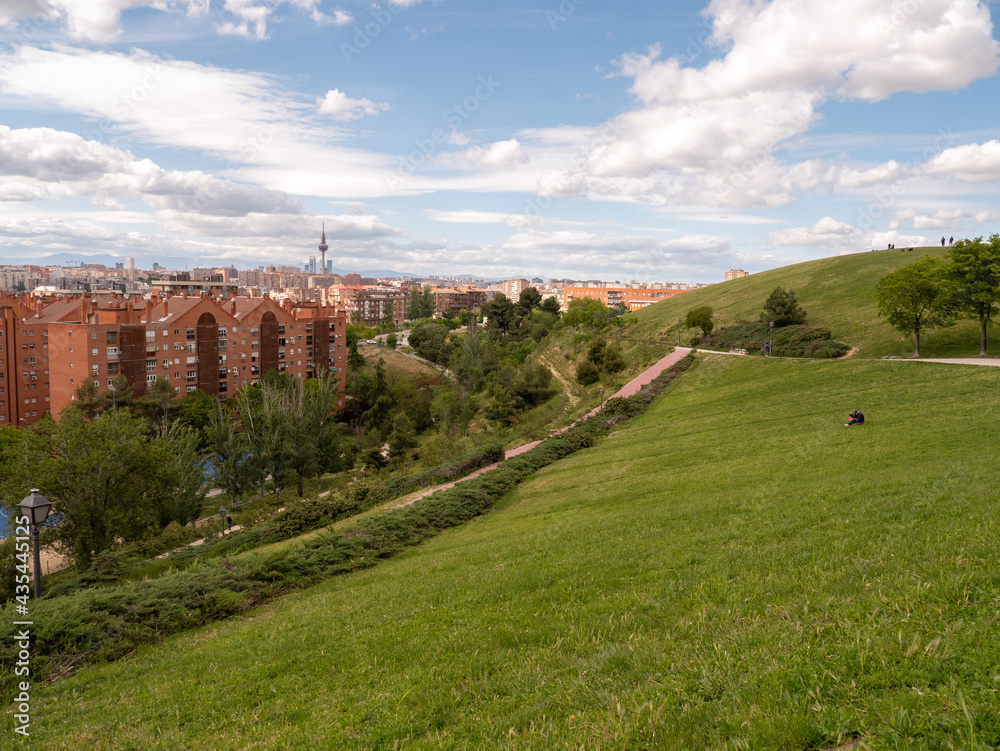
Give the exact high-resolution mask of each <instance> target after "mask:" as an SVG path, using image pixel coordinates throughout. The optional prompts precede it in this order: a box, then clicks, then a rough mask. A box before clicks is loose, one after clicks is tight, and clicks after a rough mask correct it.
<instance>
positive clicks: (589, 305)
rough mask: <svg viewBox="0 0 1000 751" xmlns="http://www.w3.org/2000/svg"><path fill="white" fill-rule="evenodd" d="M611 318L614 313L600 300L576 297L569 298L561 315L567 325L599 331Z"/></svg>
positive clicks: (605, 326)
mask: <svg viewBox="0 0 1000 751" xmlns="http://www.w3.org/2000/svg"><path fill="white" fill-rule="evenodd" d="M612 318H614V313H612V312H611V311H610V310H608V308H607V306H606V305H605V304H604V303H602V302H601V301H600V300H592V299H590V298H589V297H578V298H576V299H575V300H570V302H569V305H568V306H567V307H566V313H565V314H564V315H563V323H565V324H566V325H567V326H586V327H587V328H591V329H595V330H598V331H599V330H601V329H604V328H607V325H608V323H609V322H610V321H611V319H612Z"/></svg>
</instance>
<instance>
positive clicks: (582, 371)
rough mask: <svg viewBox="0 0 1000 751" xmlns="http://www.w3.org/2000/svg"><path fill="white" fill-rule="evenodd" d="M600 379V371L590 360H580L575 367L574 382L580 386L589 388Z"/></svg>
mask: <svg viewBox="0 0 1000 751" xmlns="http://www.w3.org/2000/svg"><path fill="white" fill-rule="evenodd" d="M600 378H601V371H599V370H598V369H597V366H596V365H594V363H592V362H591V361H590V360H581V361H580V362H579V363H578V364H577V366H576V380H577V381H579V382H580V385H581V386H589V385H591V384H592V383H597V382H598V381H599V380H600Z"/></svg>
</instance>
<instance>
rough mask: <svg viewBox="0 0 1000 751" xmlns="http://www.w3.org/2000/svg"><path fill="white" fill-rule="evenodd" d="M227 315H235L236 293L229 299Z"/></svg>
mask: <svg viewBox="0 0 1000 751" xmlns="http://www.w3.org/2000/svg"><path fill="white" fill-rule="evenodd" d="M229 315H231V316H233V317H235V316H236V295H233V299H232V300H230V301H229Z"/></svg>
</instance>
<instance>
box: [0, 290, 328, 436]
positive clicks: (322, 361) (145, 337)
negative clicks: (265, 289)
mask: <svg viewBox="0 0 1000 751" xmlns="http://www.w3.org/2000/svg"><path fill="white" fill-rule="evenodd" d="M346 323H347V320H346V316H345V314H344V311H342V310H337V309H335V308H333V307H329V306H326V305H320V304H318V303H299V304H293V303H290V302H287V301H286V302H285V303H284V304H279V303H277V302H275V301H274V300H272V299H271V298H269V297H231V298H229V299H222V298H214V297H210V296H208V295H187V294H180V295H173V296H160V297H158V298H154V299H153V300H149V301H139V304H135V303H134V302H133V301H132V300H129V299H122V298H116V297H102V299H101V300H100V301H98V299H97V298H96V297H92V296H91V295H84V296H80V297H73V298H59V299H44V298H31V297H29V296H27V295H21V296H12V295H3V294H0V425H22V426H23V425H30V424H32V423H34V422H37V421H38V420H39V419H41V417H42V416H43V415H44V414H46V413H49V412H51V413H52V414H58V413H59V412H60V411H61V410H62V409H63V408H64V407H65V406H66V405H67V404H69V402H70V401H72V398H73V392H74V391H75V390H76V388H77V387H78V386H79V385H80V383H81V382H82V381H83V380H84V379H90V380H92V381H93V382H94V384H95V385H96V386H97V388H98V391H101V392H103V391H106V390H107V389H108V387H109V386H110V385H111V382H112V381H113V380H114V379H115V377H116V376H118V375H119V374H121V375H124V376H125V377H126V378H128V380H129V383H130V384H131V385H132V388H133V389H134V390H135V393H136V395H143V394H145V393H146V389H147V388H148V385H149V384H151V383H152V382H153V381H155V380H156V378H157V377H158V376H159V377H163V378H166V379H167V380H168V381H170V383H171V384H173V386H174V389H175V391H177V392H178V393H180V394H184V393H187V392H189V391H194V390H196V389H201V390H202V391H204V392H205V393H206V394H210V395H212V396H217V397H219V398H221V399H224V398H226V397H227V396H228V395H229V394H232V393H233V392H235V391H236V390H237V389H238V388H239V387H240V386H242V385H244V384H247V383H257V382H258V380H259V379H260V377H261V376H262V375H263V374H264V373H266V372H267V371H269V370H275V371H278V372H279V373H290V374H292V375H294V376H296V377H298V378H312V377H314V376H315V375H316V374H317V373H319V372H321V371H323V370H324V369H325V370H327V371H328V372H329V373H330V374H331V375H333V376H334V377H335V378H336V379H337V381H338V382H339V385H340V391H341V393H342V394H343V391H344V382H345V373H344V367H345V354H346V347H345V344H346V338H345V334H346V330H345V328H346ZM340 406H343V397H341V400H340Z"/></svg>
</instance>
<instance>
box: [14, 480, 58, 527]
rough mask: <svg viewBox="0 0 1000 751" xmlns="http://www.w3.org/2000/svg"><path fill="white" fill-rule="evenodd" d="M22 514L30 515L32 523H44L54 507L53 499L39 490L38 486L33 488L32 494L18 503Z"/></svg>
mask: <svg viewBox="0 0 1000 751" xmlns="http://www.w3.org/2000/svg"><path fill="white" fill-rule="evenodd" d="M18 508H19V509H21V514H22V515H23V516H26V517H28V519H30V520H31V523H32V524H35V525H39V524H44V523H45V520H46V519H47V518H48V516H49V510H50V509H51V508H52V501H50V500H49V499H48V498H46V497H45V496H44V495H42V494H40V493H39V492H38V488H32V489H31V494H30V495H29V496H28V497H27V498H25V499H24V500H23V501H21V503H20V504H18Z"/></svg>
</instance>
